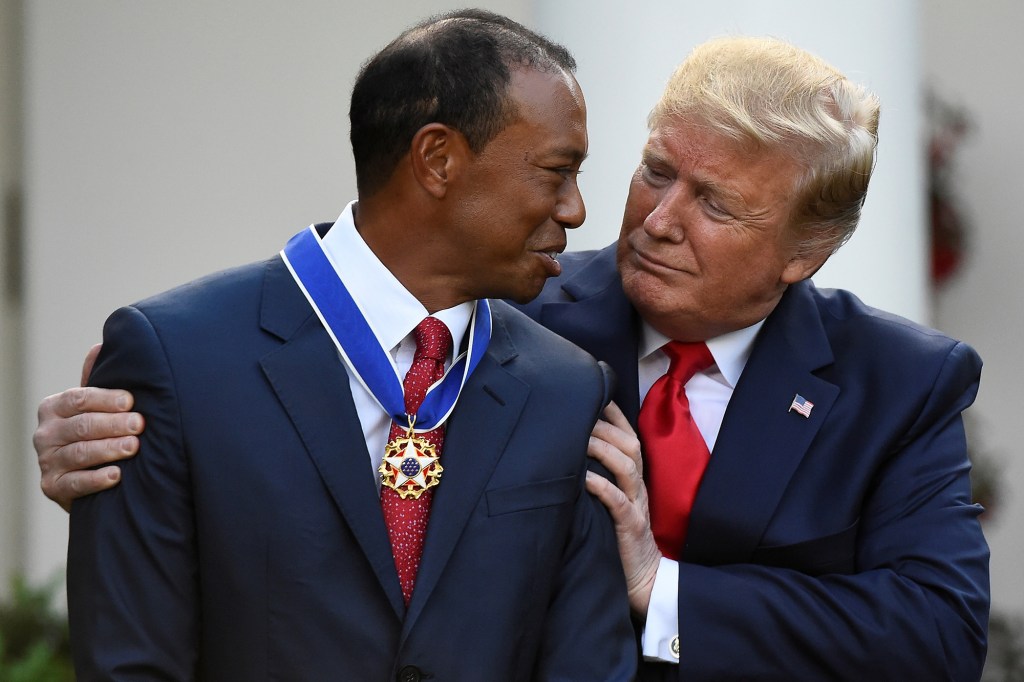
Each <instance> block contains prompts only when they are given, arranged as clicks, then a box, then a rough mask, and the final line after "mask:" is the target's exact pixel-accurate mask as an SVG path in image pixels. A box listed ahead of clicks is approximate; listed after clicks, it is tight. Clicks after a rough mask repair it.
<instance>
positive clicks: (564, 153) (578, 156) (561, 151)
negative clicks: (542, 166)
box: [544, 147, 590, 164]
mask: <svg viewBox="0 0 1024 682" xmlns="http://www.w3.org/2000/svg"><path fill="white" fill-rule="evenodd" d="M544 156H546V157H552V156H554V157H568V158H569V159H570V163H578V164H582V163H583V162H584V161H586V160H587V157H588V156H590V152H581V151H580V150H579V148H578V147H557V148H555V149H551V150H549V151H547V152H545V153H544Z"/></svg>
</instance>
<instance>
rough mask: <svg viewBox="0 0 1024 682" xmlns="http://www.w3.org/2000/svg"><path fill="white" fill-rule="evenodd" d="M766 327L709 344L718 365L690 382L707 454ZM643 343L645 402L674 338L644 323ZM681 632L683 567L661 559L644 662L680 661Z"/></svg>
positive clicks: (641, 381)
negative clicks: (678, 641) (677, 644)
mask: <svg viewBox="0 0 1024 682" xmlns="http://www.w3.org/2000/svg"><path fill="white" fill-rule="evenodd" d="M763 324H764V320H761V321H760V322H758V323H756V324H753V325H751V326H749V327H747V328H745V329H740V330H738V331H735V332H730V333H728V334H724V335H722V336H718V337H715V338H713V339H709V340H708V341H707V346H708V350H709V351H711V356H712V357H713V358H714V360H715V364H714V365H712V366H711V367H709V368H708V369H706V370H705V371H703V372H697V373H696V374H694V375H693V378H692V379H690V380H689V381H688V382H687V383H686V399H687V401H688V402H689V403H690V413H691V414H692V415H693V421H694V422H695V423H696V424H697V428H698V429H699V430H700V433H701V435H702V436H703V437H704V442H705V443H707V445H708V452H711V453H714V450H715V442H716V441H717V440H718V431H719V429H721V427H722V419H723V418H724V417H725V408H726V407H728V405H729V399H730V398H732V392H733V390H734V389H735V388H736V384H737V382H739V380H740V375H741V374H742V373H743V368H744V367H746V364H747V359H748V358H749V357H750V351H751V349H752V348H753V345H754V339H755V338H756V337H757V332H758V331H759V330H760V329H761V326H762V325H763ZM640 341H641V343H640V353H639V355H640V357H639V360H638V365H637V369H638V376H639V384H640V402H641V404H642V403H643V400H644V399H645V398H646V397H647V392H648V391H649V390H650V389H651V386H652V385H654V382H655V381H657V380H658V379H659V378H660V377H661V376H662V375H664V374H665V373H666V372H668V365H669V359H668V356H667V355H665V352H664V351H662V350H661V347H662V346H664V345H665V344H666V343H668V342H669V341H671V339H669V338H668V337H667V336H665V335H664V334H662V333H660V332H658V331H657V330H655V329H654V328H653V327H651V326H650V325H648V324H647V323H646V322H645V323H644V324H643V334H642V338H641V340H640ZM713 456H714V454H712V457H713ZM678 634H679V563H678V562H677V561H674V560H672V559H666V558H665V557H662V558H661V562H660V563H659V564H658V574H657V576H656V577H655V579H654V588H653V590H652V591H651V602H650V606H649V607H648V609H647V621H646V625H645V627H644V633H643V637H642V640H641V641H642V645H643V655H644V658H645V659H647V660H661V661H668V662H671V663H678V662H679V655H678V653H676V654H673V651H672V641H673V640H674V639H675V638H676V637H677V636H678Z"/></svg>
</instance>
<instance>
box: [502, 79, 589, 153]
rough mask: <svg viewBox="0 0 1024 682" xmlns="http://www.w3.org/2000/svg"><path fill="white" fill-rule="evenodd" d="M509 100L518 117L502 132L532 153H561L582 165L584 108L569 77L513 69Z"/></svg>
mask: <svg viewBox="0 0 1024 682" xmlns="http://www.w3.org/2000/svg"><path fill="white" fill-rule="evenodd" d="M509 96H510V97H511V98H512V100H513V101H514V102H515V104H516V108H517V110H518V116H517V117H516V119H515V120H514V121H513V122H512V123H511V124H510V125H509V126H508V128H506V130H505V131H503V132H508V133H510V136H512V137H516V138H518V139H519V140H520V141H521V142H525V143H526V144H528V145H530V146H532V148H533V150H534V153H537V154H539V153H561V154H564V155H569V156H572V157H574V158H578V160H580V161H582V159H583V157H584V156H586V153H587V105H586V101H585V100H584V98H583V91H582V90H581V89H580V86H579V84H578V83H577V82H576V79H575V78H573V76H572V74H570V73H567V72H565V71H563V70H561V69H558V70H555V71H550V72H549V71H537V70H534V69H515V70H513V72H512V82H511V83H510V85H509ZM499 136H500V135H499Z"/></svg>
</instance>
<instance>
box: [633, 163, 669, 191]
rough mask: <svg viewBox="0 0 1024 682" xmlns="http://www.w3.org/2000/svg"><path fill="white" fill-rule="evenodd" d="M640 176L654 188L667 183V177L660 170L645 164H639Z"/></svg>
mask: <svg viewBox="0 0 1024 682" xmlns="http://www.w3.org/2000/svg"><path fill="white" fill-rule="evenodd" d="M640 175H641V177H643V179H644V180H645V181H646V182H648V183H649V184H651V185H654V186H656V187H661V186H663V185H666V184H668V182H669V176H668V175H666V174H665V173H663V172H661V170H660V169H658V168H656V167H653V166H649V165H647V164H646V163H641V164H640Z"/></svg>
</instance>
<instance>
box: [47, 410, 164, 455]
mask: <svg viewBox="0 0 1024 682" xmlns="http://www.w3.org/2000/svg"><path fill="white" fill-rule="evenodd" d="M144 427H145V420H144V419H143V418H142V415H141V414H139V413H138V412H121V413H117V414H106V413H102V412H95V413H92V412H90V413H86V414H79V415H75V416H74V417H66V418H57V417H50V418H48V419H45V420H41V421H40V424H39V428H37V429H36V431H35V433H34V434H33V435H32V444H33V445H34V446H35V449H36V452H37V453H38V454H39V456H40V457H43V456H44V455H46V454H48V453H49V452H50V451H52V450H57V449H60V448H64V447H69V446H72V445H78V446H82V447H89V448H104V447H106V445H105V444H104V443H105V442H106V439H116V438H124V437H126V436H129V437H131V439H130V440H128V441H125V443H128V445H129V446H131V447H135V448H137V447H138V439H137V438H135V436H137V435H139V434H140V433H142V430H143V428H144ZM91 441H97V442H98V443H97V444H95V445H88V446H86V443H89V442H91ZM119 447H120V448H122V449H123V448H124V447H126V446H125V445H124V443H122V444H120V445H119ZM73 468H77V467H73Z"/></svg>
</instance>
